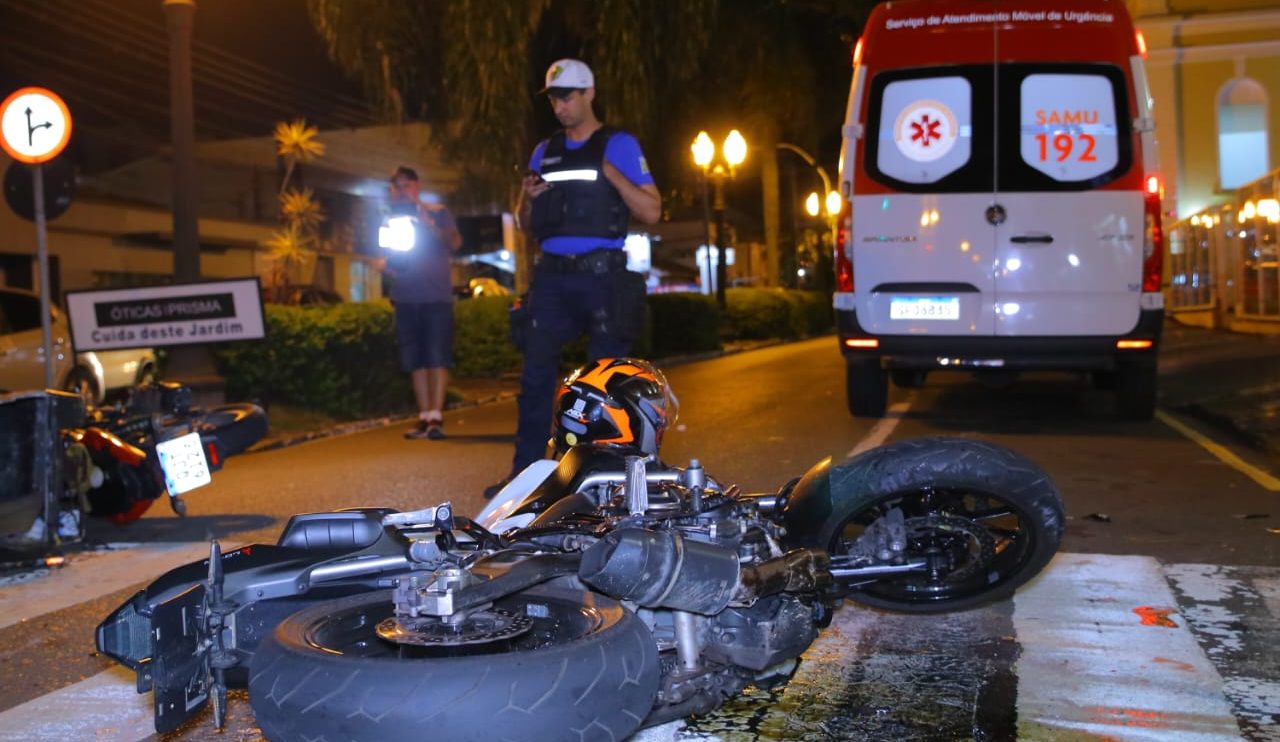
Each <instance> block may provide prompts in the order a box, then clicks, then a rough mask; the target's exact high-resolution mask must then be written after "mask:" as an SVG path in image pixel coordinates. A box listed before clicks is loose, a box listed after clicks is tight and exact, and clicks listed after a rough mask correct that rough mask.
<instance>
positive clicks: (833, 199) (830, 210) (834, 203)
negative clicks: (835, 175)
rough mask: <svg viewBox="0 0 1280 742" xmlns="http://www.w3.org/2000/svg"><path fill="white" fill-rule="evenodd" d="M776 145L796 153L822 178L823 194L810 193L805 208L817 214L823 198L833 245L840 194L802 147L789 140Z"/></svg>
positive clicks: (810, 213) (824, 170)
mask: <svg viewBox="0 0 1280 742" xmlns="http://www.w3.org/2000/svg"><path fill="white" fill-rule="evenodd" d="M777 147H778V149H785V150H787V151H788V152H794V153H796V154H797V155H798V156H799V157H800V159H802V160H804V161H805V164H807V165H808V166H809V167H811V168H813V169H814V170H815V171H817V173H818V177H819V178H822V193H823V195H822V196H821V197H819V196H818V195H817V194H816V193H810V194H809V198H808V199H806V200H805V210H806V211H808V212H809V216H818V212H819V209H820V205H819V204H820V202H819V198H822V199H825V200H824V201H822V202H821V203H822V204H825V205H826V207H827V217H828V219H827V221H828V224H827V227H828V228H829V229H830V231H831V244H832V245H834V244H835V238H836V235H835V232H836V222H835V219H836V217H837V216H838V215H839V214H840V200H841V199H840V194H839V193H838V192H836V191H834V190H832V189H831V178H830V176H828V175H827V171H826V169H825V168H823V167H822V166H821V165H819V164H818V161H817V160H816V159H815V158H814V156H813V155H811V154H809V153H808V152H807V151H805V149H804V148H803V147H799V146H797V145H794V144H791V143H790V142H778V145H777Z"/></svg>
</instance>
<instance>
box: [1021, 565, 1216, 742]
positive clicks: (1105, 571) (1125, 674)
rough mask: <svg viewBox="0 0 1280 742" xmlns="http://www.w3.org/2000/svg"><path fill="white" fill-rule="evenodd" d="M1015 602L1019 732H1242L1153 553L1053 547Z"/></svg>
mask: <svg viewBox="0 0 1280 742" xmlns="http://www.w3.org/2000/svg"><path fill="white" fill-rule="evenodd" d="M1013 604H1014V613H1013V624H1014V628H1015V631H1016V634H1017V637H1018V644H1019V645H1020V646H1021V648H1022V654H1021V656H1020V657H1019V658H1018V663H1017V674H1018V737H1019V738H1020V739H1053V738H1056V737H1057V736H1060V735H1070V734H1071V733H1072V732H1074V733H1076V734H1080V733H1083V734H1087V735H1089V736H1090V737H1091V738H1093V737H1097V738H1102V739H1117V740H1119V739H1124V740H1152V742H1165V741H1167V740H1227V739H1239V738H1240V733H1239V728H1238V726H1237V724H1236V719H1235V717H1234V715H1233V713H1232V709H1231V705H1230V704H1229V703H1228V702H1227V700H1226V697H1225V695H1224V689H1223V681H1222V677H1221V676H1220V675H1219V674H1218V671H1217V670H1216V669H1215V668H1214V666H1213V664H1212V663H1211V662H1210V661H1209V658H1208V657H1206V656H1205V654H1204V652H1203V651H1202V650H1201V649H1200V646H1199V645H1198V644H1197V643H1196V639H1195V637H1194V636H1193V635H1192V633H1191V631H1190V629H1189V628H1188V627H1187V625H1186V621H1185V619H1184V618H1183V617H1182V616H1181V615H1180V614H1179V613H1178V610H1177V603H1176V602H1175V599H1174V596H1173V593H1172V591H1171V590H1170V589H1169V586H1168V583H1167V582H1165V579H1164V575H1163V574H1162V573H1161V571H1160V565H1159V563H1158V562H1157V561H1156V560H1155V559H1152V558H1149V557H1137V556H1100V555H1089V554H1059V555H1058V556H1057V557H1056V558H1055V559H1054V561H1053V563H1052V564H1051V565H1050V567H1049V568H1048V569H1046V570H1045V571H1044V573H1042V574H1041V576H1040V577H1039V578H1038V579H1037V580H1036V581H1034V582H1033V583H1032V584H1031V585H1029V586H1027V587H1024V588H1023V589H1022V590H1021V591H1020V592H1019V593H1018V594H1017V595H1015V596H1014V600H1013ZM1162 617H1164V618H1165V619H1166V621H1167V622H1166V621H1161V618H1162ZM1144 619H1145V622H1146V623H1145V624H1144Z"/></svg>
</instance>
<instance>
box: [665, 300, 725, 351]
mask: <svg viewBox="0 0 1280 742" xmlns="http://www.w3.org/2000/svg"><path fill="white" fill-rule="evenodd" d="M649 318H650V332H649V343H650V349H651V350H650V356H651V357H653V358H666V357H667V356H674V355H680V354H682V353H699V352H706V351H712V350H719V349H720V308H719V307H718V306H716V299H715V297H714V296H703V295H702V294H692V293H678V294H651V295H650V296H649Z"/></svg>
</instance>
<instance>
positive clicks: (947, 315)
mask: <svg viewBox="0 0 1280 742" xmlns="http://www.w3.org/2000/svg"><path fill="white" fill-rule="evenodd" d="M889 319H920V320H957V319H960V297H958V296H895V297H893V298H892V299H890V300H889Z"/></svg>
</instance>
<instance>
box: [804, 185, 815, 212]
mask: <svg viewBox="0 0 1280 742" xmlns="http://www.w3.org/2000/svg"><path fill="white" fill-rule="evenodd" d="M804 210H805V211H807V212H809V216H817V215H818V192H817V191H810V192H809V197H808V198H806V199H805V200H804Z"/></svg>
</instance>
